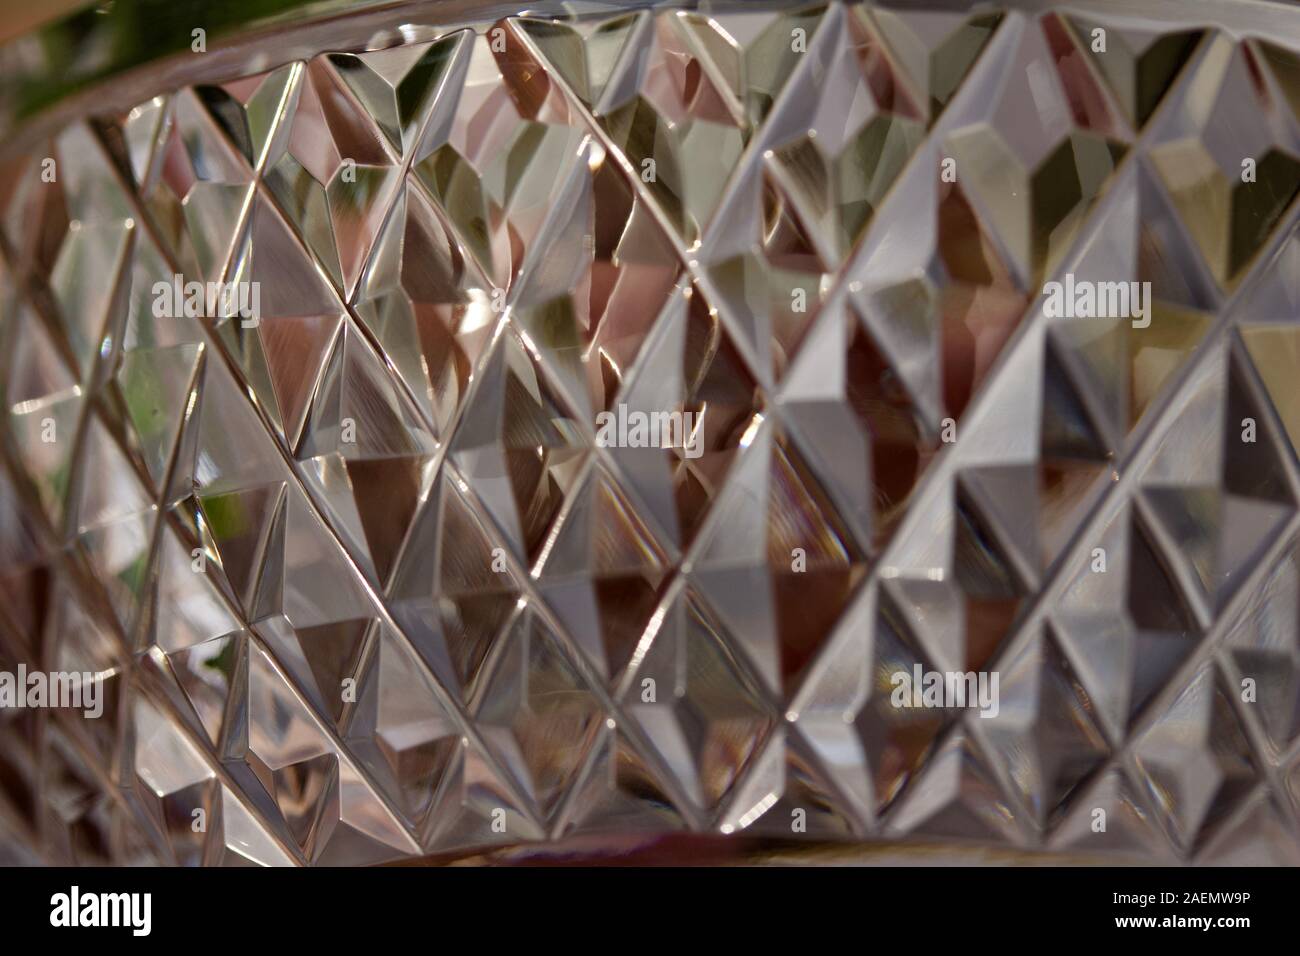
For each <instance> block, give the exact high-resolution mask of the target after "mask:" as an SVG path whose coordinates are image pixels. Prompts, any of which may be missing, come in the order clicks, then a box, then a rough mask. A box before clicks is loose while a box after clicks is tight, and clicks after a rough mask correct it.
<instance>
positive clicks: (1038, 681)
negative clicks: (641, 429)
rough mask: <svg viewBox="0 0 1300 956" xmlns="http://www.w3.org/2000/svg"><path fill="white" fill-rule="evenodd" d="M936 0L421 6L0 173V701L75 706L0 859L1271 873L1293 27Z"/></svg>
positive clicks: (4, 823)
mask: <svg viewBox="0 0 1300 956" xmlns="http://www.w3.org/2000/svg"><path fill="white" fill-rule="evenodd" d="M939 6H941V7H942V9H933V10H931V9H927V8H926V6H925V4H923V3H922V4H906V5H891V6H888V7H884V6H877V5H875V4H872V3H866V4H863V3H843V2H839V0H835V2H832V3H830V4H828V5H815V6H807V7H792V6H791V5H781V7H780V8H778V9H768V8H766V7H765V5H762V4H759V5H754V6H749V5H746V6H744V7H741V6H739V5H733V6H725V5H721V6H719V7H718V9H716V10H715V9H713V8H712V7H710V8H708V9H707V10H698V11H697V10H695V9H690V8H689V5H688V7H687V8H679V5H675V6H674V7H673V8H671V9H669V8H666V7H664V8H660V7H653V6H652V7H650V8H647V9H639V10H635V11H631V12H622V13H603V14H583V15H573V16H567V17H564V18H556V19H552V18H549V17H546V16H542V15H540V14H539V15H533V14H526V15H523V16H520V17H514V18H506V19H503V20H500V21H496V22H485V23H481V24H478V25H476V26H474V27H472V28H458V29H455V30H451V31H449V32H445V33H443V34H442V35H438V33H437V32H436V31H432V30H430V29H428V28H424V31H423V32H416V33H412V34H411V35H412V36H420V37H423V38H425V39H423V40H421V41H420V42H408V43H404V44H401V45H398V46H393V47H390V48H386V49H378V50H362V51H322V52H320V53H319V54H318V55H317V56H315V57H314V58H312V59H310V60H309V61H306V62H294V63H289V64H284V65H281V66H278V67H276V68H274V69H270V70H269V71H268V70H267V69H266V64H265V63H263V64H262V65H261V66H260V67H259V70H260V72H256V73H254V74H252V75H249V76H247V77H244V78H240V79H235V80H227V81H224V82H220V83H216V84H213V83H204V82H198V83H196V84H195V85H192V86H190V87H186V88H184V89H181V90H177V91H169V92H163V93H162V94H160V95H159V96H157V97H155V98H154V99H151V100H149V101H148V102H146V103H142V104H140V105H139V106H138V107H137V108H135V109H133V110H130V111H129V112H127V113H124V114H118V115H109V116H92V117H88V118H86V119H84V120H82V121H79V122H76V123H74V124H73V125H71V126H69V127H67V128H66V129H65V130H63V131H62V132H60V133H58V134H57V135H56V136H55V137H54V139H53V140H51V141H50V142H48V143H46V144H41V145H39V146H37V147H36V148H35V149H33V150H32V151H31V153H30V155H29V156H28V157H27V158H25V159H22V160H18V161H15V162H14V163H13V164H11V166H10V168H8V169H6V170H5V175H3V176H0V181H2V182H3V185H0V253H2V257H0V392H2V393H3V398H4V413H3V422H0V433H2V436H3V440H2V441H0V671H10V672H12V671H14V670H16V669H17V668H18V666H19V665H20V664H21V665H24V666H26V667H28V668H32V669H41V668H43V669H46V670H55V669H61V670H77V671H91V672H94V673H96V674H98V675H99V676H100V677H101V678H102V681H103V686H104V688H105V707H104V713H103V715H102V716H100V717H99V718H98V719H87V718H84V717H83V716H82V715H81V714H80V713H79V712H73V711H70V710H35V709H27V710H18V709H15V710H8V709H6V710H0V861H13V862H42V861H43V862H56V863H59V862H61V863H106V862H111V863H150V862H157V863H168V864H181V865H308V864H327V865H328V864H375V863H388V862H395V861H401V860H406V859H412V858H419V857H435V858H440V857H450V856H460V855H466V854H473V853H482V852H495V851H497V850H501V849H502V848H507V849H510V850H511V852H514V853H516V854H519V853H528V852H545V848H546V847H547V846H549V845H552V844H556V843H558V842H559V841H566V840H570V839H573V840H578V839H580V840H582V841H583V842H582V844H581V845H582V846H585V847H588V848H590V847H592V846H596V847H612V848H615V852H616V850H617V848H627V847H635V846H639V845H642V844H644V843H645V842H647V841H653V840H654V839H656V838H657V837H659V836H661V835H665V834H669V833H675V832H679V831H687V832H696V833H708V832H712V833H716V834H729V835H731V836H732V838H733V840H734V841H735V842H736V843H737V844H738V845H739V844H741V843H743V842H744V838H745V836H746V835H749V836H753V837H756V838H768V837H770V838H775V839H779V840H790V839H792V838H793V839H795V840H796V841H804V842H805V843H807V844H808V845H826V844H829V843H839V844H846V845H849V846H857V847H859V848H861V847H865V846H868V845H870V844H872V843H875V842H878V841H893V840H901V841H907V842H908V843H925V842H938V843H941V844H944V845H962V846H965V845H969V846H972V847H980V848H985V849H988V848H998V849H1010V850H1014V851H1016V852H1020V853H1029V854H1035V853H1044V854H1055V855H1057V857H1058V858H1061V859H1070V860H1095V859H1124V860H1130V861H1158V862H1208V863H1218V862H1232V863H1242V862H1251V863H1293V864H1294V863H1297V862H1300V509H1298V508H1297V502H1300V459H1297V452H1296V449H1297V442H1300V390H1298V389H1297V386H1296V378H1295V366H1296V363H1297V361H1300V239H1297V235H1300V233H1298V232H1297V230H1298V229H1300V212H1297V203H1296V202H1295V198H1296V196H1297V194H1298V193H1300V52H1298V51H1300V17H1297V15H1296V14H1294V13H1291V12H1287V11H1284V10H1282V9H1281V8H1279V9H1277V10H1275V11H1271V13H1272V15H1273V16H1274V17H1275V18H1276V19H1277V20H1278V21H1279V25H1278V29H1277V30H1276V31H1274V33H1275V35H1270V36H1267V37H1265V36H1255V35H1250V34H1249V32H1247V33H1245V34H1243V33H1241V32H1240V31H1234V30H1228V29H1220V28H1219V27H1217V26H1214V25H1206V26H1198V27H1196V28H1195V29H1192V28H1188V27H1185V26H1182V25H1179V24H1176V23H1167V24H1164V25H1162V23H1161V21H1160V20H1159V19H1158V18H1155V17H1142V18H1140V19H1139V18H1137V15H1136V13H1135V14H1134V16H1133V17H1130V16H1128V15H1127V14H1123V15H1121V14H1119V13H1116V12H1115V11H1117V10H1118V9H1119V8H1118V7H1116V6H1115V5H1109V4H1108V5H1104V10H1099V12H1096V13H1095V14H1094V13H1088V12H1086V11H1087V8H1088V6H1089V5H1088V4H1087V3H1084V4H1082V5H1080V6H1079V8H1078V9H1079V10H1081V11H1084V12H1079V13H1076V12H1074V8H1071V10H1072V12H1070V13H1069V14H1066V13H1057V12H1051V11H1048V12H1032V13H1031V12H1025V11H1024V10H1019V9H1007V10H1004V11H993V10H990V9H987V8H986V7H985V6H984V5H980V6H979V8H978V10H977V11H976V12H970V13H967V12H961V11H960V10H957V9H955V8H954V5H953V4H941V5H939ZM1035 6H1041V5H1035ZM1099 6H1101V5H1099ZM429 38H432V39H429ZM51 170H53V171H55V172H54V174H53V175H51V174H50V171H51ZM178 276H179V277H182V279H183V280H185V281H188V280H195V281H199V282H220V283H227V284H256V286H257V287H258V289H259V293H260V306H259V314H258V316H257V321H256V322H252V323H250V322H245V321H242V320H241V317H240V316H238V315H234V316H231V315H223V314H213V313H212V312H211V310H208V311H203V312H202V313H201V314H192V313H191V312H188V311H187V312H186V314H185V315H180V316H176V315H168V314H167V313H166V311H165V310H162V311H160V310H159V308H158V301H159V299H158V295H159V293H158V292H157V288H158V286H159V285H161V286H163V287H168V288H170V287H171V286H172V283H173V281H174V277H178ZM1067 278H1068V280H1069V282H1071V283H1080V282H1094V283H1103V284H1104V283H1125V284H1127V283H1130V282H1133V283H1146V284H1147V286H1146V288H1148V289H1149V290H1150V298H1149V306H1148V309H1149V311H1148V312H1147V317H1148V319H1149V321H1148V323H1147V324H1146V325H1141V324H1140V323H1134V322H1130V321H1129V317H1128V316H1116V315H1110V316H1109V317H1107V316H1105V315H1102V317H1086V316H1085V317H1077V318H1065V317H1061V315H1060V314H1059V312H1052V311H1051V310H1049V309H1047V308H1045V298H1044V295H1043V291H1044V285H1045V284H1046V283H1050V282H1053V281H1056V282H1065V281H1066V280H1067ZM186 316H189V317H186ZM662 413H671V414H677V415H679V418H680V420H681V421H682V422H683V423H684V424H683V425H682V427H681V428H679V429H678V434H677V436H676V437H677V439H678V440H677V441H674V442H670V443H668V444H667V446H656V445H655V444H654V443H653V442H651V443H649V444H648V445H647V443H645V442H637V441H635V440H626V441H624V440H620V441H616V442H612V443H611V442H610V441H608V440H607V435H606V434H605V432H604V428H603V426H602V422H603V421H606V420H607V417H612V418H613V419H615V420H619V419H620V416H639V415H645V416H651V417H653V416H655V415H659V414H662ZM620 427H621V426H620ZM620 434H621V432H620ZM914 669H920V670H923V671H930V670H939V671H945V672H953V671H958V672H967V671H973V672H986V673H996V674H997V675H998V677H999V678H1000V687H999V692H1000V699H999V705H998V707H997V713H996V714H995V715H981V714H980V713H978V712H976V711H975V710H972V709H968V708H963V707H961V706H951V702H947V703H948V704H949V705H948V706H937V707H932V708H929V709H908V708H900V707H898V706H896V703H895V702H893V701H892V700H891V697H892V696H893V683H892V680H891V677H892V675H895V674H897V673H899V672H904V673H907V674H909V675H910V674H912V673H913V672H914ZM199 818H202V819H203V820H204V821H205V826H204V827H202V828H196V827H195V826H193V825H192V824H193V822H194V821H195V820H197V819H199ZM1099 819H1101V820H1104V821H1105V822H1104V823H1103V825H1102V826H1101V827H1100V828H1099V827H1098V826H1097V822H1098V820H1099Z"/></svg>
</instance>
